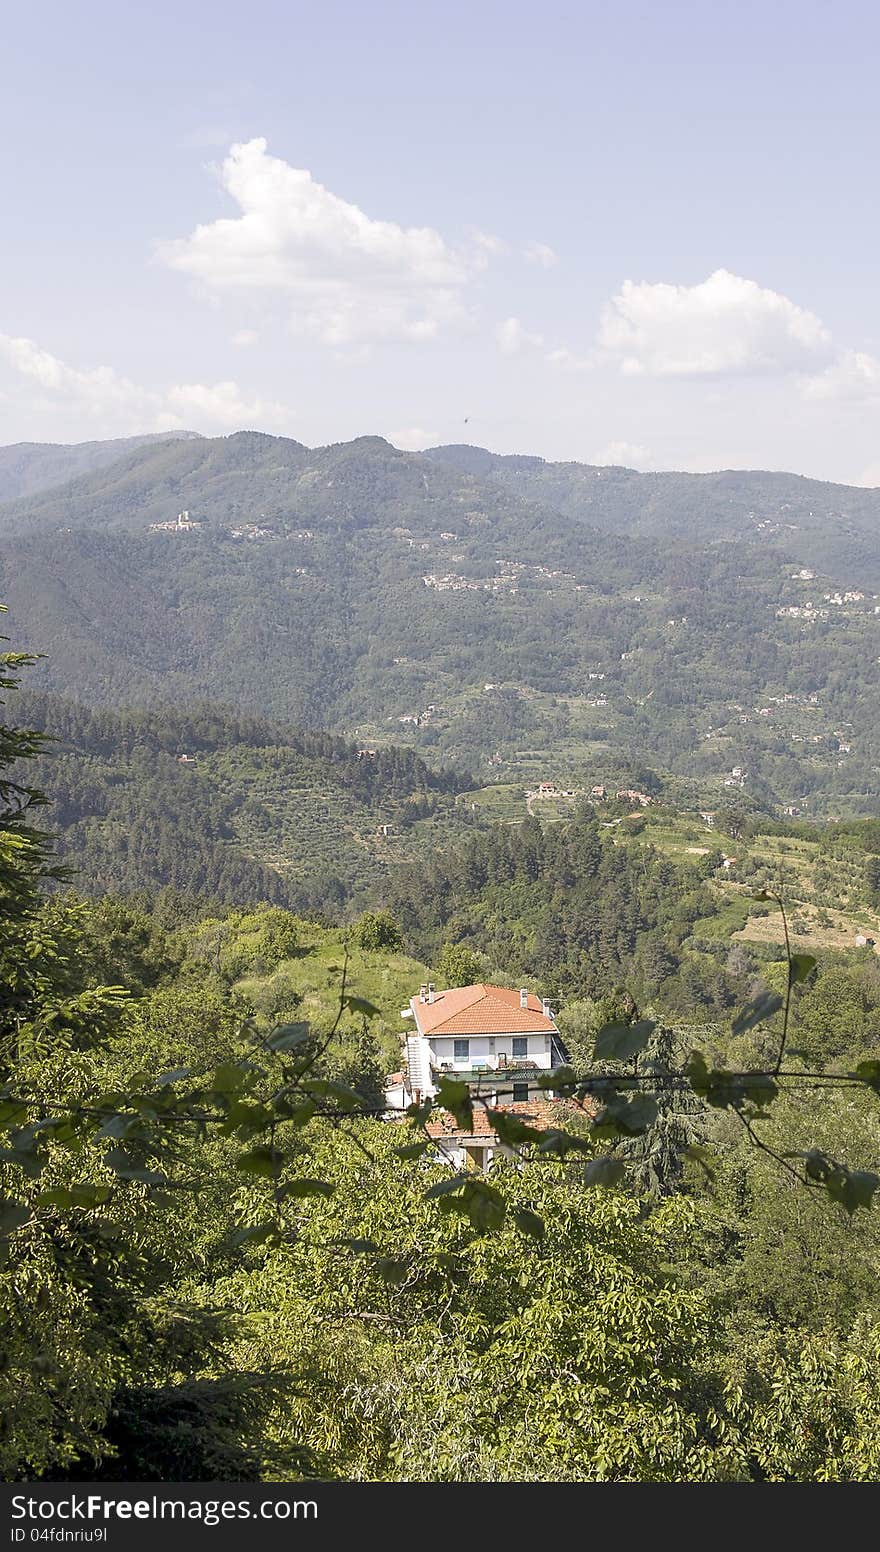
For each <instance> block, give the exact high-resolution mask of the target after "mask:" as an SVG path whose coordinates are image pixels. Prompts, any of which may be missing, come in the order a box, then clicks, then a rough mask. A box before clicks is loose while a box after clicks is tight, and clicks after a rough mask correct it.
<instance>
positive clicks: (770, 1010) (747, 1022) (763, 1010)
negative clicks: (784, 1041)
mask: <svg viewBox="0 0 880 1552" xmlns="http://www.w3.org/2000/svg"><path fill="white" fill-rule="evenodd" d="M804 957H805V958H807V957H808V956H806V955H805V956H804ZM781 1007H782V998H781V997H780V995H779V993H778V992H768V991H763V992H760V993H759V994H758V996H757V997H756V998H755V999H754V1001H753V1002H750V1003H749V1004H748V1006H747V1007H745V1008H743V1010H742V1013H740V1014H738V1015H737V1017H736V1018H735V1019H734V1021H733V1025H732V1029H733V1033H734V1034H735V1035H744V1034H745V1032H746V1030H748V1029H754V1027H755V1025H756V1024H763V1022H764V1020H765V1019H768V1018H772V1017H773V1015H774V1013H778V1012H779V1009H780V1008H781Z"/></svg>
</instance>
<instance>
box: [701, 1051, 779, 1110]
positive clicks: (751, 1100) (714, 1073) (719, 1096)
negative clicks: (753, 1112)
mask: <svg viewBox="0 0 880 1552" xmlns="http://www.w3.org/2000/svg"><path fill="white" fill-rule="evenodd" d="M685 1077H686V1078H687V1079H688V1082H689V1083H690V1085H691V1088H692V1089H693V1091H694V1093H695V1094H698V1095H699V1096H700V1098H701V1099H705V1100H706V1102H707V1104H709V1105H712V1106H713V1107H714V1108H715V1109H716V1110H724V1109H727V1108H728V1107H730V1108H732V1109H734V1110H742V1109H744V1107H745V1106H746V1104H753V1105H757V1106H758V1107H759V1109H763V1107H764V1106H765V1105H769V1104H770V1103H771V1102H772V1101H773V1100H774V1099H775V1098H776V1096H777V1094H778V1093H779V1087H778V1085H777V1084H776V1083H775V1082H774V1081H773V1079H772V1078H770V1077H767V1076H765V1075H764V1074H762V1073H754V1074H752V1073H747V1072H746V1073H732V1072H727V1070H726V1069H725V1068H723V1067H713V1068H712V1069H711V1071H710V1070H709V1068H708V1067H707V1066H706V1058H705V1057H704V1055H703V1053H702V1051H692V1052H691V1054H690V1059H689V1061H688V1064H687V1067H686V1068H685Z"/></svg>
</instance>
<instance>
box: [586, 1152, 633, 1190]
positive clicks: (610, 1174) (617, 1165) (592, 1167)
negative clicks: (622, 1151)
mask: <svg viewBox="0 0 880 1552" xmlns="http://www.w3.org/2000/svg"><path fill="white" fill-rule="evenodd" d="M624 1171H625V1165H624V1163H623V1160H622V1159H612V1158H608V1157H605V1156H603V1157H602V1158H599V1159H591V1160H590V1162H589V1164H587V1165H586V1166H585V1168H584V1184H585V1185H588V1186H616V1185H617V1183H618V1181H620V1180H622V1179H623V1175H624Z"/></svg>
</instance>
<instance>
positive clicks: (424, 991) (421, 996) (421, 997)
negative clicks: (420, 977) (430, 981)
mask: <svg viewBox="0 0 880 1552" xmlns="http://www.w3.org/2000/svg"><path fill="white" fill-rule="evenodd" d="M427 995H428V985H427V982H423V983H422V985H421V986H420V987H419V1002H424V1001H425V998H426V997H427Z"/></svg>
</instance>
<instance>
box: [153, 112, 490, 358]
mask: <svg viewBox="0 0 880 1552" xmlns="http://www.w3.org/2000/svg"><path fill="white" fill-rule="evenodd" d="M220 179H221V182H222V184H223V187H224V189H225V190H226V192H227V193H228V194H229V195H230V196H231V198H232V199H233V200H234V201H235V204H236V205H237V206H238V208H239V212H240V214H238V215H236V216H232V217H223V218H221V219H220V220H217V221H212V222H209V223H207V224H205V225H202V226H197V227H196V229H195V231H194V232H192V234H191V235H190V236H189V237H186V238H182V239H180V240H177V241H172V242H165V243H162V244H160V246H159V256H160V258H161V259H162V260H163V261H164V262H165V263H166V264H168V265H170V266H171V268H172V269H176V270H179V271H180V272H181V273H183V274H186V275H190V276H192V278H193V279H195V280H197V281H198V282H200V283H201V285H203V286H204V287H205V289H206V290H207V291H208V293H209V294H211V295H213V296H217V295H222V294H229V293H237V294H243V293H245V294H246V293H263V294H266V293H269V294H272V295H274V296H276V297H278V298H279V299H280V300H281V301H282V302H283V303H284V305H285V307H286V309H287V311H288V315H289V318H290V323H291V325H292V327H293V328H294V329H295V330H296V331H297V332H298V333H303V334H306V335H311V336H313V337H315V338H317V339H318V340H320V341H322V342H323V343H325V344H329V345H335V346H348V345H350V344H358V343H363V342H370V341H376V340H386V339H404V340H410V341H420V340H428V339H432V338H433V337H434V336H435V335H436V334H437V333H438V332H439V331H440V330H441V329H442V328H443V327H444V326H446V325H448V324H450V323H452V322H454V321H457V320H459V319H461V318H462V316H463V315H464V310H465V309H464V302H463V293H464V291H465V288H466V286H467V284H468V281H469V280H470V278H471V276H472V274H473V273H475V271H476V270H477V269H478V268H479V267H480V266H481V264H482V263H485V252H486V247H485V243H483V245H482V247H481V254H482V257H481V258H479V259H478V258H477V256H476V255H473V256H470V257H468V256H466V255H465V254H463V253H461V252H458V251H456V250H455V249H453V248H451V247H450V246H449V245H448V244H447V243H446V242H445V241H444V239H443V238H442V237H441V236H440V234H439V233H438V232H436V231H434V230H433V228H431V227H427V226H419V227H414V226H411V227H404V226H399V225H398V224H397V223H396V222H394V221H381V220H374V219H373V218H372V217H370V216H368V215H366V214H365V213H364V211H362V210H361V209H360V208H359V207H358V206H357V205H353V204H350V203H349V202H348V201H347V200H344V199H340V198H339V197H338V196H337V195H336V194H332V193H331V192H330V190H329V189H326V188H324V187H323V186H322V185H321V184H320V183H317V182H316V181H315V179H314V178H313V177H312V175H311V173H310V172H307V171H306V170H305V169H304V168H300V167H292V166H291V165H290V164H289V163H288V162H285V161H282V160H281V159H280V158H279V157H275V156H270V155H269V153H268V150H267V146H266V141H265V140H263V139H255V140H249V141H246V142H243V143H239V144H236V145H233V146H232V148H231V150H230V152H229V155H228V156H227V157H226V159H225V161H224V162H223V166H222V168H221V169H220Z"/></svg>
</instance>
